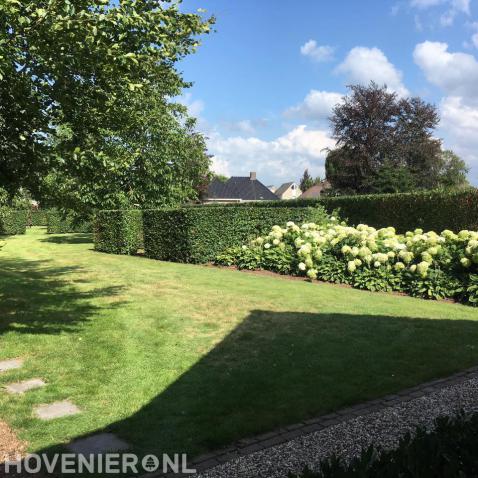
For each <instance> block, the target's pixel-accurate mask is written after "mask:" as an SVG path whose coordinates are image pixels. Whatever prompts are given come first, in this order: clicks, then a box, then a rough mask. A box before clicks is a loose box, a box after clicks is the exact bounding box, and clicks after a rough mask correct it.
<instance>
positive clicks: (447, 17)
mask: <svg viewBox="0 0 478 478" xmlns="http://www.w3.org/2000/svg"><path fill="white" fill-rule="evenodd" d="M410 5H411V6H412V7H416V8H419V9H421V10H425V9H428V8H431V7H436V6H438V5H446V6H447V9H446V10H445V12H443V13H442V15H441V16H440V24H441V25H442V26H443V27H449V26H451V25H453V23H454V21H455V18H456V17H457V15H459V14H465V15H468V16H469V15H470V13H471V12H470V0H411V2H410Z"/></svg>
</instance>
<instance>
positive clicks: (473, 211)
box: [320, 189, 478, 232]
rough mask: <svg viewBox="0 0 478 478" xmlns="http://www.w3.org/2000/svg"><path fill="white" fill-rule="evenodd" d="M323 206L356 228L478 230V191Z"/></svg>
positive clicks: (329, 201) (353, 199) (332, 201)
mask: <svg viewBox="0 0 478 478" xmlns="http://www.w3.org/2000/svg"><path fill="white" fill-rule="evenodd" d="M320 203H322V204H323V205H324V206H325V207H326V209H328V210H332V209H336V208H340V212H341V217H343V218H344V219H348V222H349V223H350V224H353V225H357V224H359V223H363V224H368V225H369V226H373V227H388V226H394V227H395V228H396V229H397V231H398V232H406V231H410V230H414V229H416V228H418V227H419V228H422V229H424V230H427V231H436V232H441V231H443V230H444V229H450V230H452V231H455V232H458V231H460V230H462V229H469V230H478V189H466V190H463V191H455V192H447V191H430V192H419V193H403V194H375V195H366V196H344V197H335V198H333V197H331V198H321V200H320Z"/></svg>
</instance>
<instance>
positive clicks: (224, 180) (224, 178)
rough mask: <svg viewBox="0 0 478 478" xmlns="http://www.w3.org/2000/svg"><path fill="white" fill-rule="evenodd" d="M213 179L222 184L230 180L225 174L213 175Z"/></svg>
mask: <svg viewBox="0 0 478 478" xmlns="http://www.w3.org/2000/svg"><path fill="white" fill-rule="evenodd" d="M212 179H217V180H218V181H221V183H225V182H227V181H228V180H229V178H228V177H227V176H224V174H216V173H213V174H212Z"/></svg>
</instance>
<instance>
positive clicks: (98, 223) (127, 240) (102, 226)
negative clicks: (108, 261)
mask: <svg viewBox="0 0 478 478" xmlns="http://www.w3.org/2000/svg"><path fill="white" fill-rule="evenodd" d="M94 234H95V249H96V250H97V251H100V252H108V253H111V254H136V253H137V252H138V249H142V248H143V216H142V211H139V210H122V211H119V210H118V211H100V212H98V214H97V215H96V218H95V222H94Z"/></svg>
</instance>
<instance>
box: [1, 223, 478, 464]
mask: <svg viewBox="0 0 478 478" xmlns="http://www.w3.org/2000/svg"><path fill="white" fill-rule="evenodd" d="M477 319H478V311H477V310H475V309H472V308H470V307H465V306H461V305H454V304H450V303H439V302H427V301H422V300H419V299H412V298H409V297H399V296H394V295H387V294H378V293H369V292H361V291H357V290H353V289H348V288H343V287H337V286H333V285H327V284H310V283H307V282H301V281H289V280H286V279H284V278H278V277H265V276H257V275H251V274H245V273H241V272H236V271H231V270H221V269H215V268H211V267H200V266H191V265H181V264H172V263H163V262H158V261H153V260H148V259H144V258H140V257H125V256H114V255H106V254H100V253H97V252H94V251H93V250H92V244H91V243H90V238H89V236H88V235H81V234H76V235H75V234H70V235H62V236H59V235H58V236H56V235H53V236H47V235H46V234H45V233H44V232H43V230H42V229H40V228H37V229H33V230H30V231H28V233H27V234H26V235H25V236H15V237H10V238H8V239H7V243H6V246H5V247H4V248H3V249H2V250H1V251H0V360H2V359H7V358H14V357H24V358H25V360H26V362H25V366H24V367H23V368H22V369H20V370H17V371H10V372H8V373H5V374H2V375H0V385H4V384H6V383H9V382H12V381H17V380H22V379H27V378H33V377H41V378H44V379H45V380H47V381H48V383H49V385H48V386H47V387H45V388H44V389H40V390H36V391H32V392H29V393H28V394H26V395H24V396H21V397H17V396H11V395H7V394H6V393H0V419H3V420H5V421H7V422H8V423H9V424H10V425H11V426H12V427H13V428H14V429H15V430H16V431H17V432H18V433H19V435H20V437H21V438H23V439H25V440H27V441H28V442H29V447H30V450H31V451H34V450H39V449H46V448H48V447H52V446H54V445H58V444H61V443H64V442H66V441H68V440H71V439H72V438H74V437H76V436H79V435H83V434H88V433H91V432H94V431H96V430H100V429H104V428H107V429H109V430H112V431H114V432H115V433H116V434H117V435H119V436H120V437H121V438H123V439H125V440H126V441H127V442H129V443H131V444H132V445H134V447H135V449H136V451H138V452H140V453H144V452H145V451H150V452H153V453H154V452H157V453H159V452H188V453H190V454H192V455H195V454H199V453H202V452H204V451H206V450H208V449H214V448H218V447H221V446H223V445H226V444H228V443H230V442H232V441H234V440H236V439H239V438H241V437H245V436H248V435H253V434H256V433H260V432H265V431H268V430H271V429H273V428H275V427H279V426H281V425H285V424H290V423H294V422H297V421H299V420H301V419H304V418H307V417H312V416H316V415H320V414H323V413H326V412H329V411H331V410H334V409H337V408H340V407H344V406H347V405H351V404H354V403H357V402H360V401H363V400H366V399H371V398H374V397H379V396H382V395H386V394H388V393H392V392H396V391H398V390H400V389H402V388H405V387H409V386H412V385H415V384H418V383H420V382H423V381H426V380H429V379H433V378H437V377H442V376H446V375H448V374H451V373H453V372H456V371H458V370H460V369H464V368H466V367H470V366H473V365H476V364H478V321H477ZM66 398H68V399H71V400H72V401H73V402H75V403H76V404H77V405H79V406H80V407H81V408H82V410H83V413H82V414H80V415H77V416H74V417H69V418H64V419H58V420H55V421H51V422H39V421H38V420H36V419H35V418H33V416H32V408H33V406H34V405H35V404H40V403H50V402H53V401H56V400H63V399H66Z"/></svg>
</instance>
